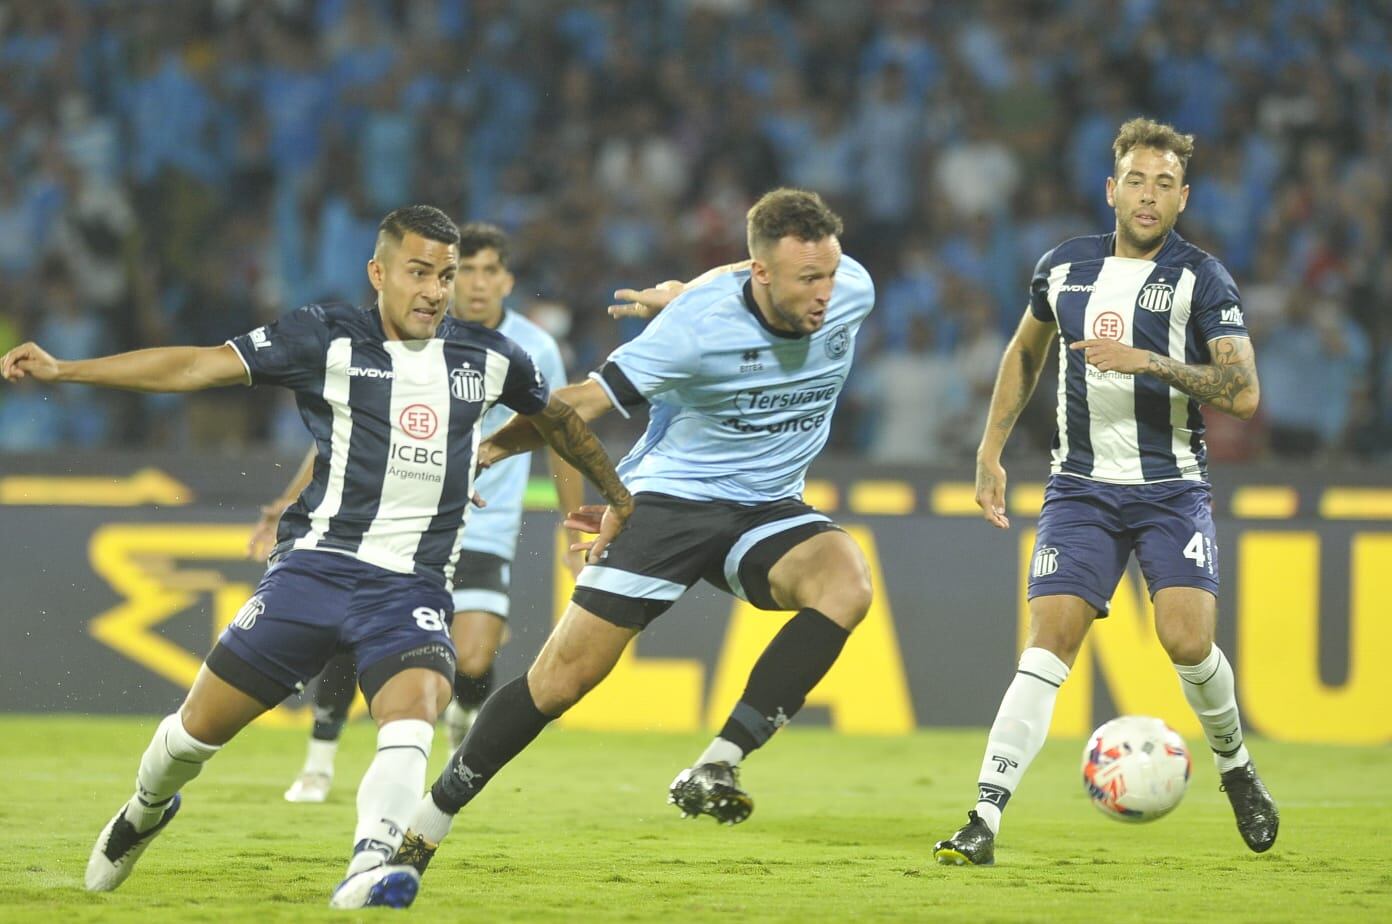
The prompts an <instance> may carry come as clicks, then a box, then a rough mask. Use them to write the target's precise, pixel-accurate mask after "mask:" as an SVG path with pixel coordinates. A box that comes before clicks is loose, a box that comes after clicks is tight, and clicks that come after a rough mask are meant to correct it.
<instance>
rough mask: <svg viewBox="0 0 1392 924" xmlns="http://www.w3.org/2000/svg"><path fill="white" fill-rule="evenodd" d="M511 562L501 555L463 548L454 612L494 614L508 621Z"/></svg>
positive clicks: (455, 576) (455, 567)
mask: <svg viewBox="0 0 1392 924" xmlns="http://www.w3.org/2000/svg"><path fill="white" fill-rule="evenodd" d="M511 587H512V562H510V561H508V560H507V559H506V558H503V557H502V556H501V555H490V554H489V553H487V552H471V551H469V550H468V549H464V550H463V551H461V552H460V553H459V561H458V563H457V564H455V566H454V592H453V594H452V595H451V596H453V598H454V612H456V613H469V612H479V613H492V614H493V615H494V616H497V617H498V618H499V619H507V618H508V604H509V602H510V600H509V597H508V591H509V590H510V589H511Z"/></svg>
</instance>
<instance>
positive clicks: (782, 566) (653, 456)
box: [398, 189, 874, 870]
mask: <svg viewBox="0 0 1392 924" xmlns="http://www.w3.org/2000/svg"><path fill="white" fill-rule="evenodd" d="M840 233H841V220H840V219H839V218H838V217H837V216H836V215H835V214H834V213H832V212H831V211H830V210H829V209H828V208H827V207H826V205H825V204H824V203H823V202H822V200H821V199H820V197H818V196H817V195H815V194H813V193H809V192H803V191H800V190H791V189H780V190H776V191H774V192H771V193H768V194H767V195H765V196H764V197H763V198H761V199H760V200H759V201H758V202H757V203H756V204H755V205H754V207H753V208H752V209H750V211H749V219H748V237H749V252H750V255H751V257H752V259H751V260H750V262H749V263H747V264H740V265H737V266H735V267H733V268H727V269H726V271H724V272H716V273H711V274H707V276H705V277H700V278H698V279H697V280H694V281H693V284H689V285H687V286H686V287H684V289H685V290H684V291H681V292H680V294H676V296H675V298H673V299H672V300H671V303H670V304H668V305H667V306H666V307H665V308H664V309H663V310H662V311H661V313H660V314H659V315H658V316H657V318H656V320H654V321H653V322H652V323H651V324H650V325H649V326H648V327H647V329H646V330H644V331H643V333H642V334H641V335H640V336H638V337H637V338H636V339H634V340H632V341H630V342H628V343H626V344H624V345H622V346H620V347H619V348H618V349H617V350H615V351H614V352H613V354H612V355H611V356H610V357H609V360H608V362H606V363H605V364H604V366H603V367H602V368H601V369H600V370H599V371H598V372H595V373H592V374H591V375H590V377H589V379H588V380H586V381H584V382H581V383H579V384H576V385H570V386H568V387H566V388H564V389H561V390H560V392H558V397H560V398H561V399H562V400H566V401H567V402H568V403H570V404H571V405H572V406H573V407H575V409H576V411H577V412H578V413H579V414H580V415H581V417H582V418H583V419H587V420H593V419H594V418H596V417H598V416H599V415H600V414H603V413H605V412H607V411H610V410H617V411H618V412H619V413H621V414H623V415H625V416H627V415H628V414H630V413H632V412H633V411H635V410H637V409H639V408H641V407H643V406H645V405H646V406H647V407H648V413H649V418H648V429H647V432H646V433H645V434H644V436H643V437H642V439H641V440H639V442H638V444H637V445H636V446H634V447H633V449H632V451H630V452H629V454H628V455H627V456H626V457H625V458H624V459H623V461H622V462H621V463H620V465H621V469H622V473H623V474H622V476H621V477H623V478H624V479H625V483H626V484H627V485H628V486H629V489H630V490H631V491H632V492H633V494H634V498H635V506H634V514H633V516H632V518H631V519H630V521H629V525H628V527H627V528H626V529H625V530H624V532H623V533H621V534H620V535H619V536H618V538H617V539H616V540H615V542H614V543H613V544H611V545H610V546H609V548H608V549H607V550H606V551H605V553H604V554H603V555H598V554H597V555H596V556H595V557H594V558H592V559H591V560H590V564H589V566H588V567H586V568H585V570H584V571H582V572H581V574H580V577H579V580H578V581H577V582H576V589H575V593H574V596H573V597H572V598H571V604H570V606H569V607H568V608H567V609H566V612H565V613H564V615H563V616H562V617H561V620H560V622H559V623H558V624H557V626H556V628H555V630H554V631H553V632H552V633H551V637H550V638H549V639H548V641H547V642H546V644H545V646H544V647H543V648H542V651H541V654H540V655H538V657H537V659H536V661H535V663H534V664H533V665H532V667H531V669H530V670H529V671H528V672H527V673H526V674H525V675H524V676H521V677H518V678H516V679H515V680H513V681H512V682H510V683H508V684H505V685H504V686H502V687H500V688H499V689H498V690H497V692H495V693H494V694H493V695H492V696H491V697H490V698H489V699H488V701H487V702H486V703H484V706H483V709H482V710H481V711H480V712H479V716H478V719H477V721H476V722H475V723H474V726H473V728H472V729H471V730H470V732H469V734H468V736H467V737H466V738H465V739H464V743H463V745H462V746H461V747H460V748H459V749H458V750H457V751H456V752H455V753H454V756H453V757H452V758H451V759H450V762H449V764H448V766H447V767H446V768H445V770H444V772H443V773H442V774H441V776H440V778H439V779H438V780H437V781H436V783H435V785H434V786H433V787H432V789H431V791H430V793H428V794H427V795H426V797H425V798H424V799H423V800H422V801H421V804H420V807H419V808H418V809H417V812H416V815H415V818H414V819H413V821H412V826H411V827H412V830H411V832H410V833H408V835H407V839H406V841H405V842H404V843H403V846H402V849H401V852H400V853H399V854H398V862H406V863H411V864H412V865H414V866H416V867H417V868H418V869H422V870H423V869H424V868H425V865H426V864H427V863H428V862H429V859H430V857H431V856H433V854H434V851H435V849H436V847H437V846H438V844H439V842H440V840H441V839H443V838H444V836H445V835H446V834H447V833H448V831H449V828H450V825H451V824H452V822H453V819H454V817H455V815H456V814H457V813H458V812H459V811H460V809H462V808H463V807H464V806H465V805H466V804H467V803H468V802H469V801H470V800H472V799H473V798H474V797H475V796H476V795H477V794H478V793H479V792H480V791H481V790H482V789H483V787H484V785H485V784H487V783H488V782H489V781H490V780H491V779H493V777H494V776H495V775H496V774H497V772H498V771H499V770H500V769H501V768H502V767H503V765H505V764H506V763H507V762H508V761H509V760H511V759H512V758H513V757H515V756H516V755H517V754H518V753H519V752H521V751H522V749H523V748H525V747H526V746H527V745H528V744H529V743H530V742H531V741H532V740H533V739H535V738H536V736H537V735H538V734H539V733H540V732H541V730H542V729H543V728H544V727H545V726H546V725H547V723H549V722H550V721H551V720H552V719H554V718H556V717H557V716H559V715H561V714H562V713H563V712H565V711H566V710H567V709H569V708H570V707H571V706H572V705H574V704H575V703H576V702H577V701H579V699H580V698H581V697H582V696H584V695H585V693H586V692H587V691H589V690H590V689H592V688H593V687H594V686H595V685H596V684H597V683H599V682H600V681H601V680H602V679H604V677H605V675H606V674H608V673H609V670H610V669H611V668H612V667H613V666H614V664H615V663H616V662H617V661H618V659H619V656H620V655H621V654H622V653H623V651H624V649H625V648H626V647H627V646H628V643H629V642H630V641H631V640H632V639H633V638H634V637H635V636H636V635H637V634H638V633H639V632H640V631H641V630H642V629H643V628H644V627H645V626H647V625H648V624H649V623H650V622H652V621H653V620H654V619H656V618H657V617H658V616H660V615H661V614H662V613H664V612H665V611H666V610H667V609H668V608H670V607H671V606H672V604H673V603H675V602H676V601H677V599H678V598H679V597H681V595H682V594H683V593H685V592H686V591H687V589H689V588H690V587H691V586H692V585H693V584H695V583H696V582H697V581H699V580H703V579H704V580H706V581H708V582H709V583H711V584H713V585H715V586H716V587H719V588H721V589H722V590H725V591H727V592H729V593H732V594H735V595H737V596H739V597H741V598H742V599H745V600H748V601H749V602H751V603H753V604H754V605H755V606H758V607H759V608H761V609H765V610H794V611H796V614H795V615H794V616H793V617H792V618H791V619H789V620H788V622H787V623H786V624H785V625H784V626H783V628H782V629H781V630H780V631H779V633H778V634H777V635H776V636H775V638H774V639H773V641H772V642H770V644H769V646H768V648H767V649H765V651H764V652H763V654H762V655H761V656H760V658H759V660H758V662H757V663H756V664H755V666H754V668H753V670H752V672H751V673H750V676H749V681H748V684H747V686H746V687H745V690H744V693H743V694H742V695H741V697H740V700H739V703H738V704H737V705H736V706H735V708H734V710H733V711H732V712H731V714H730V717H729V719H728V720H727V721H726V723H725V725H724V727H723V728H722V729H721V730H720V733H719V735H718V736H717V737H716V738H715V740H714V741H712V743H711V744H710V746H709V747H708V748H707V749H706V750H705V752H704V753H702V754H701V755H700V756H699V757H698V758H697V759H696V761H695V763H694V764H693V765H692V767H691V768H690V769H688V770H685V771H683V772H682V773H681V774H680V775H678V777H677V779H676V780H675V781H674V782H673V784H672V786H671V789H670V794H669V801H670V802H672V803H674V804H675V805H676V806H677V807H678V808H680V809H681V811H682V812H683V813H684V814H686V815H699V814H707V815H711V816H713V817H715V818H716V819H717V820H719V821H721V822H724V823H727V824H735V823H737V822H741V821H744V820H745V819H746V818H747V817H749V814H750V812H751V811H752V809H753V801H752V800H751V799H750V797H749V795H748V794H747V793H745V792H744V791H743V790H741V789H740V788H739V784H738V781H737V778H736V773H735V768H736V767H738V766H739V764H740V762H741V761H742V760H743V759H744V758H745V757H746V756H747V755H748V754H749V753H750V752H752V751H754V750H755V749H756V748H758V747H760V746H761V745H763V744H765V743H766V742H767V741H768V740H769V738H770V737H771V736H772V735H773V733H774V732H775V731H777V730H778V729H779V728H780V727H781V726H783V725H784V724H785V723H786V722H788V721H789V720H790V719H792V718H793V717H794V716H795V715H796V714H797V712H798V709H799V708H800V707H801V706H802V704H803V702H804V700H805V699H806V696H807V694H808V692H809V691H810V690H811V689H812V688H813V686H815V685H816V683H817V681H818V680H820V679H821V678H822V676H823V675H824V674H825V673H826V672H827V670H828V669H829V668H830V667H831V666H832V664H833V663H834V662H835V660H836V658H837V656H838V655H839V654H840V652H841V649H842V647H843V646H844V645H845V643H846V639H847V637H848V636H849V634H850V632H851V630H853V629H854V628H855V626H856V625H857V624H858V623H859V622H860V621H861V620H862V619H863V618H864V617H865V614H866V612H867V610H868V609H869V607H870V598H871V586H870V577H869V570H868V568H867V566H866V563H865V559H864V557H863V556H862V554H861V552H860V549H859V548H858V547H857V546H856V544H855V542H854V541H853V540H852V539H851V538H850V537H849V536H848V535H846V533H844V532H843V531H841V530H840V529H838V528H837V527H836V526H835V524H833V523H832V522H831V520H829V519H828V518H827V517H826V516H825V515H824V514H822V513H819V512H817V511H816V510H814V509H813V508H811V507H809V506H808V505H807V504H805V503H804V502H803V501H802V497H801V494H802V489H803V479H804V477H805V475H806V472H807V467H808V465H809V464H810V463H811V462H812V460H813V459H814V458H815V457H816V455H817V453H818V452H819V451H820V450H821V448H822V446H823V445H825V443H826V440H827V435H828V433H829V431H830V427H831V415H832V411H833V410H834V408H835V404H836V399H837V397H838V395H839V394H840V392H841V388H842V386H843V385H844V383H845V381H846V377H847V375H848V374H849V373H850V368H851V358H852V354H853V353H854V348H855V337H856V332H857V331H858V330H859V328H860V325H861V323H862V322H863V321H864V320H865V318H866V316H867V315H868V314H869V313H870V310H871V308H872V307H873V305H874V287H873V285H872V284H871V281H870V277H869V275H868V274H867V273H866V272H865V269H864V267H862V266H861V265H860V264H859V263H857V262H856V261H855V260H853V259H851V258H850V257H848V256H844V255H843V254H842V253H841V245H840V242H839V240H838V236H839V235H840ZM672 295H673V290H668V291H667V292H665V293H663V294H662V296H661V299H660V300H662V301H665V300H666V298H668V297H671V296H672ZM536 438H537V434H536V432H535V430H534V429H533V428H532V427H529V426H527V425H526V423H525V421H522V420H518V421H514V422H513V423H511V424H509V425H508V426H505V427H504V428H503V429H502V430H501V431H499V432H498V433H496V434H494V436H493V438H492V439H491V440H490V441H489V442H488V443H487V444H485V446H484V447H482V449H481V452H482V453H483V456H482V458H484V459H486V460H489V459H496V458H500V457H506V456H508V455H511V454H513V453H515V452H519V451H525V450H528V449H531V448H533V447H534V446H535V444H536ZM608 516H609V514H608V511H607V508H586V509H585V510H583V511H581V512H580V515H579V516H577V517H573V518H572V519H571V521H570V522H572V523H576V524H583V525H585V526H586V527H587V528H588V531H594V530H596V529H598V528H600V527H601V525H602V524H603V522H604V521H606V520H607V518H608Z"/></svg>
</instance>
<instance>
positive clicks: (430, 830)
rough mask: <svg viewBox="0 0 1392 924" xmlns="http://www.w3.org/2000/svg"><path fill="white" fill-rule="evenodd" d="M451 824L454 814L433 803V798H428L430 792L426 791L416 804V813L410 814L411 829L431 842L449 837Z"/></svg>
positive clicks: (438, 841) (436, 842) (434, 842)
mask: <svg viewBox="0 0 1392 924" xmlns="http://www.w3.org/2000/svg"><path fill="white" fill-rule="evenodd" d="M453 824H454V816H453V815H451V814H450V813H449V812H446V811H443V810H441V808H440V807H439V806H438V805H436V804H435V800H434V799H432V798H430V793H426V794H425V795H424V796H423V797H422V798H421V800H420V802H419V803H417V804H416V814H414V815H412V816H411V830H412V831H414V832H416V833H417V834H419V835H420V836H421V837H423V838H425V839H426V840H427V841H430V843H432V844H438V843H440V842H441V841H443V840H444V839H445V838H446V837H449V833H450V827H451V826H452V825H453Z"/></svg>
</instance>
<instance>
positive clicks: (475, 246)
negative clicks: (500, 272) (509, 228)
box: [459, 221, 508, 266]
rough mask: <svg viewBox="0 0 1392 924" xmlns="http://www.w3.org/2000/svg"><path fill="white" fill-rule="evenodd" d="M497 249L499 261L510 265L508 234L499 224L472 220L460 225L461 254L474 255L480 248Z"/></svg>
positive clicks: (462, 255) (465, 255)
mask: <svg viewBox="0 0 1392 924" xmlns="http://www.w3.org/2000/svg"><path fill="white" fill-rule="evenodd" d="M490 247H491V248H492V249H493V250H495V251H497V253H498V262H499V263H501V264H503V266H507V265H508V235H507V232H506V231H504V230H503V229H502V228H500V227H498V226H497V225H493V224H489V223H488V222H486V221H471V222H469V223H468V224H467V225H460V226H459V255H460V256H461V257H472V256H473V255H474V254H476V253H478V252H479V251H480V250H488V249H489V248H490Z"/></svg>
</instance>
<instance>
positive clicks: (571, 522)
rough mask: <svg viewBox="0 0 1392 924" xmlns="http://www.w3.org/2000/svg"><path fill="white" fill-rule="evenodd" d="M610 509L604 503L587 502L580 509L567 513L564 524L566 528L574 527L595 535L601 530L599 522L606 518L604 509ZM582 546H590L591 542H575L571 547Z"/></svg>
mask: <svg viewBox="0 0 1392 924" xmlns="http://www.w3.org/2000/svg"><path fill="white" fill-rule="evenodd" d="M608 509H609V508H608V507H606V506H604V505H603V504H586V505H585V506H583V507H581V508H579V509H578V510H572V511H571V512H570V513H568V514H566V518H565V523H564V524H563V525H564V526H565V528H566V529H573V530H577V531H579V532H582V533H589V534H591V535H594V534H595V533H597V532H599V524H600V522H601V521H602V520H603V519H604V511H605V510H608ZM581 546H583V547H584V548H589V543H588V542H584V543H579V542H577V543H573V544H572V545H571V549H572V550H574V549H576V548H577V547H581Z"/></svg>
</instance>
